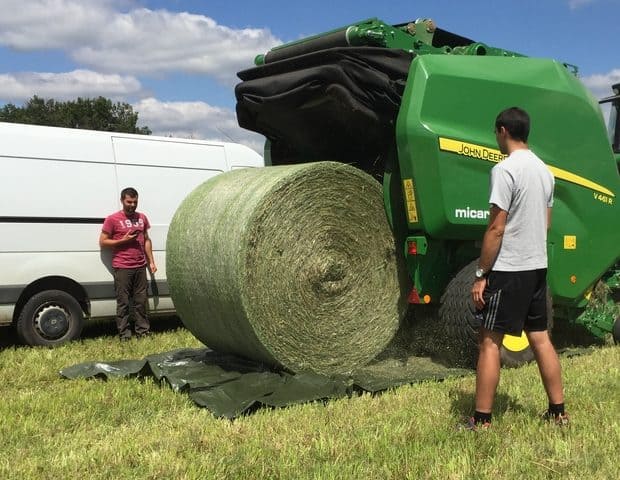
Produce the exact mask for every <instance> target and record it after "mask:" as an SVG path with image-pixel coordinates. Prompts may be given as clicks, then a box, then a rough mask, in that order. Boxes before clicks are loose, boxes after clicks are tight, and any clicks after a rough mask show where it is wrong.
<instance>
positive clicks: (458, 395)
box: [450, 389, 524, 417]
mask: <svg viewBox="0 0 620 480" xmlns="http://www.w3.org/2000/svg"><path fill="white" fill-rule="evenodd" d="M450 398H451V399H452V402H451V405H450V411H451V412H452V414H453V415H455V416H457V417H468V416H471V414H472V412H473V411H474V407H475V393H474V392H473V391H472V390H461V389H453V390H451V391H450ZM509 410H512V411H515V412H522V411H524V408H523V405H521V404H520V403H519V402H518V401H517V400H515V399H514V398H512V397H511V396H509V395H506V394H505V393H497V394H496V395H495V402H494V403H493V415H494V416H501V415H503V414H504V413H505V412H507V411H509Z"/></svg>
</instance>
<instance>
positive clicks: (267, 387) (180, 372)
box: [60, 348, 471, 418]
mask: <svg viewBox="0 0 620 480" xmlns="http://www.w3.org/2000/svg"><path fill="white" fill-rule="evenodd" d="M467 373H471V370H465V369H460V368H447V367H444V366H442V365H441V364H438V363H436V362H433V361H432V360H431V359H430V358H428V357H414V356H411V357H408V358H386V359H383V360H377V361H374V362H371V363H370V364H368V365H366V366H365V367H362V368H359V369H358V370H356V371H354V372H353V373H352V374H351V375H347V376H344V375H341V376H331V377H328V376H323V375H318V374H316V373H297V374H292V373H288V372H285V371H276V370H273V369H271V368H270V367H268V366H265V365H263V364H260V363H256V362H252V361H247V360H244V359H242V358H239V357H236V356H233V355H228V354H221V353H217V352H214V351H212V350H209V349H208V348H197V349H179V350H173V351H170V352H165V353H160V354H156V355H149V356H148V357H145V358H144V359H142V360H120V361H114V362H86V363H81V364H78V365H73V366H70V367H67V368H64V369H63V370H61V371H60V374H61V375H62V376H63V377H65V378H69V379H74V378H102V379H109V378H118V377H139V378H144V377H154V378H155V379H157V380H159V381H161V382H165V383H167V384H169V385H170V386H171V387H172V388H173V389H174V390H175V391H183V392H188V394H189V396H190V398H191V399H192V400H193V401H194V402H195V403H196V404H197V405H199V406H201V407H205V408H207V409H209V410H210V411H211V412H212V413H213V414H214V415H215V416H217V417H226V418H235V417H237V416H239V415H242V414H244V413H249V412H251V411H253V410H255V409H256V408H258V407H261V406H267V407H283V406H286V405H291V404H295V403H302V402H311V401H316V400H327V399H333V398H341V397H346V396H351V395H354V394H359V393H362V392H378V391H381V390H385V389H387V388H390V387H395V386H398V385H403V384H406V383H412V382H419V381H423V380H441V379H444V378H447V377H450V376H457V375H464V374H467Z"/></svg>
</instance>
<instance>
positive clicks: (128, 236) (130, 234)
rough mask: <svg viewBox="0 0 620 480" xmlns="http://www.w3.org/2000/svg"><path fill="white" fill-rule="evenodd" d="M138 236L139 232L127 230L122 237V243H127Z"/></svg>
mask: <svg viewBox="0 0 620 480" xmlns="http://www.w3.org/2000/svg"><path fill="white" fill-rule="evenodd" d="M137 236H138V232H135V231H134V232H127V233H126V234H125V236H124V237H123V238H121V240H122V243H127V242H129V241H131V240H133V239H134V238H136V237H137Z"/></svg>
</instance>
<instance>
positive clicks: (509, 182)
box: [489, 150, 554, 272]
mask: <svg viewBox="0 0 620 480" xmlns="http://www.w3.org/2000/svg"><path fill="white" fill-rule="evenodd" d="M553 186H554V180H553V175H552V174H551V172H550V171H549V169H548V168H547V166H546V165H545V164H544V163H543V161H542V160H541V159H540V158H538V157H537V156H536V155H535V154H534V153H533V152H532V151H530V150H515V151H514V152H512V153H511V154H510V155H509V156H508V157H507V158H506V159H504V160H503V161H501V162H500V163H498V164H497V165H495V166H494V167H493V169H492V170H491V188H490V190H491V195H490V199H489V203H491V204H492V205H497V206H498V207H499V208H501V209H502V210H505V211H506V212H508V217H507V220H506V228H505V230H504V237H503V239H502V244H501V247H500V249H499V254H498V255H497V259H496V260H495V263H494V265H493V270H498V271H506V272H516V271H524V270H535V269H538V268H547V208H551V207H552V206H553Z"/></svg>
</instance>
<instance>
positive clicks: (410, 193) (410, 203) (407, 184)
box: [403, 178, 418, 223]
mask: <svg viewBox="0 0 620 480" xmlns="http://www.w3.org/2000/svg"><path fill="white" fill-rule="evenodd" d="M403 190H404V191H405V203H406V204H407V220H408V221H409V223H418V207H417V206H416V203H415V192H414V189H413V180H411V179H410V178H405V179H404V180H403Z"/></svg>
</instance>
